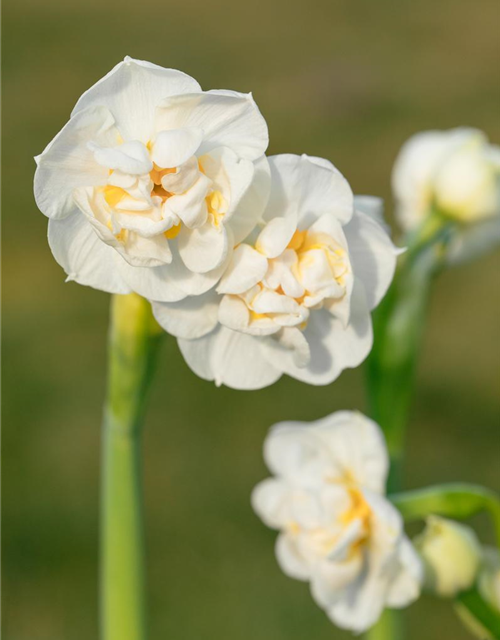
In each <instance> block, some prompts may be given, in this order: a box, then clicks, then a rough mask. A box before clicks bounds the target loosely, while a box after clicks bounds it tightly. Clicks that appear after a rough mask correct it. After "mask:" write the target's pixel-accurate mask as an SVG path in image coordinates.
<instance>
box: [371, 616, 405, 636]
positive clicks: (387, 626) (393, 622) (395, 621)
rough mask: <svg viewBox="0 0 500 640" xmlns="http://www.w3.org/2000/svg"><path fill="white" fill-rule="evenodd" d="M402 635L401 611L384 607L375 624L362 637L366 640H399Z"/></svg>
mask: <svg viewBox="0 0 500 640" xmlns="http://www.w3.org/2000/svg"><path fill="white" fill-rule="evenodd" d="M403 636H404V628H403V617H402V616H401V612H400V611H394V610H389V609H386V610H385V611H384V612H383V613H382V615H381V616H380V618H379V619H378V622H377V624H376V625H375V626H373V627H372V628H371V629H369V630H368V631H367V632H366V633H365V635H364V638H365V639H366V640H401V639H402V638H403Z"/></svg>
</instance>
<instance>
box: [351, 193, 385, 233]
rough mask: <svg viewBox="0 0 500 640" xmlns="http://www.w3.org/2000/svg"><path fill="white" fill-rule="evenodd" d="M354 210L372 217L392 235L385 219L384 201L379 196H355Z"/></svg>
mask: <svg viewBox="0 0 500 640" xmlns="http://www.w3.org/2000/svg"><path fill="white" fill-rule="evenodd" d="M354 209H355V210H356V211H361V213H364V214H366V215H367V216H370V218H373V220H375V222H378V224H379V225H380V226H381V227H382V228H383V229H385V230H386V231H387V233H388V234H389V235H390V234H391V227H390V226H389V225H388V224H387V222H386V221H385V218H384V201H383V200H382V198H377V196H358V195H356V196H354Z"/></svg>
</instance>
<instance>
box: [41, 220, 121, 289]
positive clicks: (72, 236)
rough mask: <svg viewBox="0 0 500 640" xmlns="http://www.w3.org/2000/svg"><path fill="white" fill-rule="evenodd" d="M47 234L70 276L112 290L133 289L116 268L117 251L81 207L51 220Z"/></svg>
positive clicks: (54, 251) (95, 286)
mask: <svg viewBox="0 0 500 640" xmlns="http://www.w3.org/2000/svg"><path fill="white" fill-rule="evenodd" d="M48 237H49V245H50V248H51V249H52V253H53V254H54V257H55V259H56V260H57V262H58V263H59V264H60V265H61V267H62V268H63V269H64V271H65V272H66V273H67V274H68V278H67V280H74V281H75V282H78V283H79V284H83V285H87V286H89V287H93V288H94V289H100V290H101V291H107V292H109V293H122V294H125V293H130V292H131V288H130V287H129V286H128V285H127V284H126V283H125V281H124V280H123V279H122V277H121V275H120V273H119V271H118V269H117V268H116V265H115V262H114V255H115V254H116V252H115V251H114V249H113V248H112V247H109V246H108V245H107V244H104V242H102V240H100V238H99V237H98V236H97V234H96V233H95V231H94V229H93V228H92V226H91V225H90V224H89V223H88V221H87V220H86V219H85V217H84V216H83V215H82V214H81V213H80V212H79V211H78V210H77V211H75V212H74V213H72V214H70V215H69V216H67V217H66V218H64V219H63V220H50V221H49V233H48Z"/></svg>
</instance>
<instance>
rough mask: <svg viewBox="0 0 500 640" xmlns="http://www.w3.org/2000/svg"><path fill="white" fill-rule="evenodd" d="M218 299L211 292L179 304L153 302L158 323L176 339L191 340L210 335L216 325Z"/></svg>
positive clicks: (192, 297) (186, 299) (189, 298)
mask: <svg viewBox="0 0 500 640" xmlns="http://www.w3.org/2000/svg"><path fill="white" fill-rule="evenodd" d="M218 302H219V298H218V296H217V295H216V294H215V292H213V291H209V292H208V293H205V294H204V295H200V296H190V297H188V298H185V299H184V300H181V301H180V302H170V303H167V302H153V305H152V307H153V315H154V317H155V318H156V320H157V321H158V323H159V324H160V325H161V326H162V327H163V328H164V329H165V331H168V333H171V334H172V335H173V336H176V337H177V338H185V339H186V340H193V339H195V338H201V337H202V336H204V335H206V334H207V333H210V331H212V330H213V329H214V328H215V326H216V324H217V310H218Z"/></svg>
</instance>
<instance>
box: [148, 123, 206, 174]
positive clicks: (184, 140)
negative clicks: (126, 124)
mask: <svg viewBox="0 0 500 640" xmlns="http://www.w3.org/2000/svg"><path fill="white" fill-rule="evenodd" d="M202 140H203V131H202V130H201V129H198V128H196V127H189V128H182V129H172V130H171V131H160V132H159V133H157V134H156V136H155V139H154V142H153V145H152V148H151V158H152V160H153V162H154V163H155V164H156V165H158V166H159V167H162V168H163V169H168V168H172V167H178V166H179V165H181V164H183V163H184V162H186V160H188V159H189V158H191V156H194V154H195V153H196V151H197V150H198V147H199V146H200V144H201V141H202Z"/></svg>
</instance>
